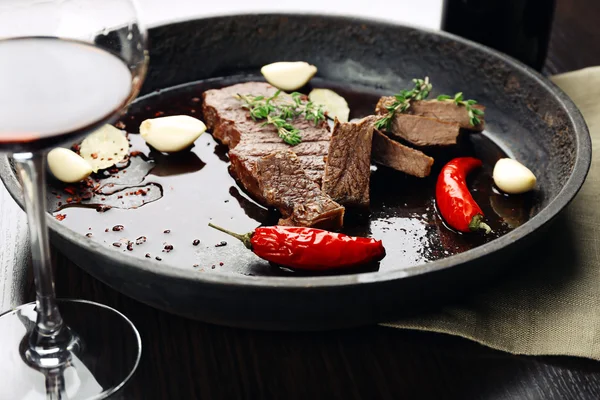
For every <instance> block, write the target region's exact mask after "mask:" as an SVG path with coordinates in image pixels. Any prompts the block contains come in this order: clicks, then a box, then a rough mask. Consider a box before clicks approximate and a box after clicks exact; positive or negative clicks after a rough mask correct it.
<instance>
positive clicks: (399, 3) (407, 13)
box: [100, 0, 443, 29]
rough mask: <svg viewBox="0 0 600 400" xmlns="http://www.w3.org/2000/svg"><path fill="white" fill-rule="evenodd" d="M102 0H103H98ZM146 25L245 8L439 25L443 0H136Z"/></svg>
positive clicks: (429, 27)
mask: <svg viewBox="0 0 600 400" xmlns="http://www.w3.org/2000/svg"><path fill="white" fill-rule="evenodd" d="M100 1H102V0H100ZM137 3H138V6H139V8H140V14H141V17H142V20H143V21H144V22H145V23H146V25H147V26H149V27H150V26H154V25H159V24H163V23H165V22H169V21H179V20H184V19H192V18H195V17H201V16H213V15H227V14H238V13H248V12H267V13H276V12H293V11H295V12H305V13H314V14H338V15H350V16H358V17H364V18H375V19H380V20H387V21H395V22H400V23H403V24H406V25H412V26H418V27H422V28H428V29H439V27H440V23H441V15H442V3H443V0H345V1H342V0H302V1H298V0H296V1H289V0H288V1H284V0H137Z"/></svg>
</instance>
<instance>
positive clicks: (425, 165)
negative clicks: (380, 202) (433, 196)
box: [371, 129, 433, 178]
mask: <svg viewBox="0 0 600 400" xmlns="http://www.w3.org/2000/svg"><path fill="white" fill-rule="evenodd" d="M371 154H372V156H371V158H372V159H373V161H374V162H375V163H377V164H381V165H384V166H386V167H389V168H393V169H395V170H396V171H400V172H404V173H406V174H408V175H413V176H416V177H418V178H425V177H426V176H429V174H430V173H431V166H432V165H433V158H431V157H429V156H427V155H425V154H424V153H422V152H420V151H419V150H415V149H411V148H410V147H406V146H404V145H403V144H401V143H398V142H396V141H394V140H392V139H390V138H389V137H387V136H386V135H384V134H383V133H381V132H379V131H378V130H376V129H375V130H374V131H373V148H372V153H371Z"/></svg>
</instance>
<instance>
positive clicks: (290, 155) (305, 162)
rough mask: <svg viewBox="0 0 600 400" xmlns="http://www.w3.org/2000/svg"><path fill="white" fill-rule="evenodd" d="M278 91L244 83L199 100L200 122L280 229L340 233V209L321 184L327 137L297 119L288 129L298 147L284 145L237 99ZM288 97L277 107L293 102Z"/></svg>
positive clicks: (324, 126) (326, 133)
mask: <svg viewBox="0 0 600 400" xmlns="http://www.w3.org/2000/svg"><path fill="white" fill-rule="evenodd" d="M276 91H277V89H275V88H274V87H273V86H271V85H269V84H267V83H263V82H248V83H240V84H237V85H233V86H229V87H226V88H223V89H213V90H207V91H206V92H204V94H203V104H202V111H203V113H204V122H205V123H206V125H207V127H208V129H209V130H211V132H212V135H213V136H214V137H215V138H216V139H217V140H219V141H220V142H222V143H223V144H225V145H227V146H228V147H229V159H230V161H231V166H230V171H231V173H232V175H233V176H234V177H235V178H236V179H237V180H238V182H240V184H241V185H242V186H243V187H244V188H245V189H246V191H247V192H248V193H250V195H252V196H253V197H254V198H255V199H256V200H257V201H259V202H260V203H262V204H263V205H265V206H270V207H274V208H276V209H278V210H279V211H280V212H281V214H282V216H283V218H282V219H281V220H280V221H279V224H282V225H293V226H314V227H320V228H323V229H338V228H340V227H341V226H342V223H343V217H344V207H342V206H341V205H339V204H338V203H336V202H335V201H333V200H332V199H331V198H330V197H329V196H327V195H326V194H324V193H323V192H322V191H321V189H320V185H321V181H322V178H323V172H324V170H325V160H324V159H325V156H326V155H327V153H328V151H329V140H330V138H331V133H330V132H329V127H328V126H327V124H326V123H325V122H323V123H321V124H320V125H319V126H315V125H314V124H313V123H311V122H308V121H306V120H305V119H303V118H298V119H296V120H294V121H293V122H292V123H293V124H294V126H296V127H297V128H298V129H300V130H302V143H300V144H298V145H296V146H293V147H292V146H290V145H288V144H286V143H284V142H283V141H282V140H281V138H279V136H278V135H277V130H276V129H275V128H274V127H272V126H262V121H253V120H252V119H251V118H250V116H249V113H248V111H247V110H246V109H244V108H243V107H242V103H241V102H240V101H239V100H238V99H237V98H236V97H235V96H236V95H237V94H243V95H252V96H268V97H270V96H272V95H273V94H275V92H276ZM291 100H292V98H291V96H289V95H288V94H286V93H283V92H282V93H281V94H280V95H279V96H278V97H277V101H278V102H291Z"/></svg>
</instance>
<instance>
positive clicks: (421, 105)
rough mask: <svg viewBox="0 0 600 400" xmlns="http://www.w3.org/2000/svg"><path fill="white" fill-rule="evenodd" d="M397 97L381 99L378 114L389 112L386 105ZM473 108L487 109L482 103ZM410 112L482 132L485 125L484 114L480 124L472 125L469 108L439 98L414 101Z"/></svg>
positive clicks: (408, 111) (480, 117)
mask: <svg viewBox="0 0 600 400" xmlns="http://www.w3.org/2000/svg"><path fill="white" fill-rule="evenodd" d="M394 100H395V98H394V97H393V96H384V97H382V98H381V99H379V102H378V103H377V107H376V108H375V113H376V114H385V113H387V110H386V108H385V107H386V106H388V105H390V104H392V103H393V102H394ZM473 108H477V109H479V110H481V111H485V107H484V106H482V105H481V104H475V105H474V106H473ZM407 113H408V114H413V115H418V116H421V117H428V118H433V119H437V120H440V121H443V122H449V123H455V124H458V125H459V126H460V127H461V128H463V129H467V130H471V131H478V132H481V131H482V130H483V129H484V127H485V119H484V116H478V118H479V119H480V120H481V123H480V124H478V125H475V126H473V125H471V122H470V119H469V113H468V112H467V110H466V109H465V108H464V107H462V106H458V105H456V104H455V103H454V102H452V101H449V100H446V101H438V100H421V101H413V102H411V103H410V107H409V109H408V110H407Z"/></svg>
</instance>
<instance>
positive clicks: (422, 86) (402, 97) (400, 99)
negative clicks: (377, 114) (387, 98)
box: [375, 77, 432, 130]
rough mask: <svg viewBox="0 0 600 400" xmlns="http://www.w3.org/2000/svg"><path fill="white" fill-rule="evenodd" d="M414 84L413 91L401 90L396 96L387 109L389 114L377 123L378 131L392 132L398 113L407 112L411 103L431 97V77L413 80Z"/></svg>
mask: <svg viewBox="0 0 600 400" xmlns="http://www.w3.org/2000/svg"><path fill="white" fill-rule="evenodd" d="M412 82H413V83H414V84H415V87H414V88H413V89H411V90H401V91H400V92H398V93H396V94H395V95H394V101H393V102H392V104H390V105H387V106H386V107H385V108H386V110H387V111H388V113H387V114H386V115H384V116H383V117H381V118H380V119H379V120H378V121H377V122H376V123H375V128H376V129H385V130H390V128H391V126H392V121H393V118H394V115H395V114H396V113H403V112H406V110H408V109H409V108H410V102H411V101H412V100H424V99H426V98H427V97H428V96H429V93H430V92H431V89H432V85H431V83H430V82H429V77H425V78H424V79H413V80H412Z"/></svg>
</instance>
